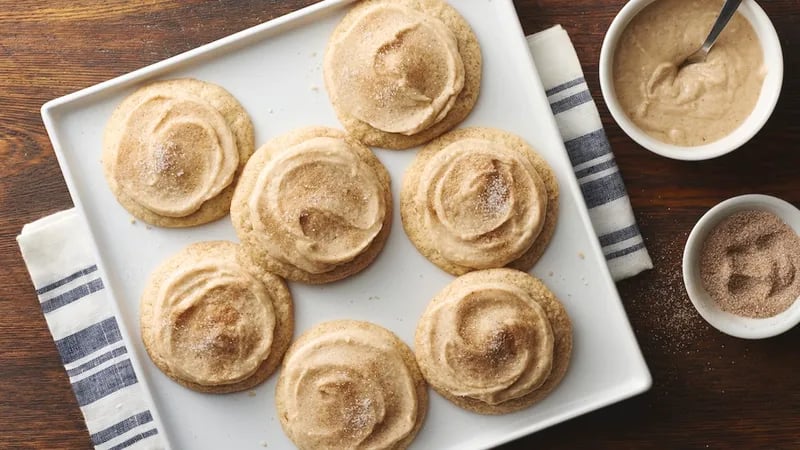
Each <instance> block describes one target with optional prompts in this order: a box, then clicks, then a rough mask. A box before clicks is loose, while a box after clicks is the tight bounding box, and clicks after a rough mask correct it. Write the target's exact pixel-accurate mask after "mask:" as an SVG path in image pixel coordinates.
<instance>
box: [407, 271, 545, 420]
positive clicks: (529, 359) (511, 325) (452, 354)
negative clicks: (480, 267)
mask: <svg viewBox="0 0 800 450" xmlns="http://www.w3.org/2000/svg"><path fill="white" fill-rule="evenodd" d="M426 316H427V317H429V318H430V320H427V321H423V322H422V323H421V328H420V329H419V330H418V335H420V336H423V338H422V339H418V340H417V349H416V350H417V352H419V353H420V355H422V357H423V358H425V359H426V360H427V361H429V362H430V363H431V364H430V366H429V369H430V370H429V372H428V373H427V374H426V378H428V380H429V381H430V382H431V383H432V384H433V385H435V386H439V387H440V388H442V389H444V390H446V391H447V392H449V393H450V394H452V395H456V396H464V397H469V398H473V399H477V400H481V401H483V402H485V403H488V404H490V405H497V404H500V403H502V402H505V401H508V400H512V399H515V398H519V397H522V396H524V395H527V394H529V393H531V392H532V391H534V390H536V389H537V388H539V387H540V386H542V385H543V384H544V382H545V381H546V380H547V378H548V377H549V375H550V372H551V368H552V367H553V349H554V335H553V330H552V328H551V326H550V322H549V320H548V317H547V315H546V313H545V311H544V310H543V308H542V307H541V306H540V305H539V304H538V303H536V302H535V301H534V300H532V299H531V298H530V296H529V295H528V294H527V293H526V292H525V291H523V290H522V289H520V288H519V287H517V286H515V285H513V284H510V283H504V282H485V281H484V282H480V283H477V284H476V283H471V284H466V285H465V284H461V285H460V286H458V287H457V288H456V289H454V290H452V291H450V292H449V294H448V296H447V297H446V298H444V299H443V300H442V301H440V302H438V303H437V304H435V305H432V307H431V309H430V310H429V311H426Z"/></svg>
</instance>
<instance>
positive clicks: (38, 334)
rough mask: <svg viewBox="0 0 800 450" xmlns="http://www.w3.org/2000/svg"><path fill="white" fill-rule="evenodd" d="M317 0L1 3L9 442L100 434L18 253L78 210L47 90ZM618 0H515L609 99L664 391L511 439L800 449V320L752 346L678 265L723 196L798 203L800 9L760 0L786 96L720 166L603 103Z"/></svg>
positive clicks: (2, 414)
mask: <svg viewBox="0 0 800 450" xmlns="http://www.w3.org/2000/svg"><path fill="white" fill-rule="evenodd" d="M309 3H313V1H312V0H286V1H276V0H269V1H265V0H220V1H200V0H148V1H141V2H129V1H122V0H114V1H106V0H103V1H101V0H79V1H69V2H64V1H57V2H51V1H46V0H37V1H25V2H21V1H11V0H0V286H2V287H1V288H0V447H1V448H18V447H21V448H29V447H34V448H86V447H89V446H90V441H89V437H88V435H87V432H86V428H85V426H84V424H83V421H82V418H81V415H80V412H79V410H78V407H77V404H76V402H75V399H74V397H73V395H72V391H71V390H70V388H69V384H68V380H67V377H66V374H65V372H64V370H63V368H62V366H61V363H60V361H59V359H58V355H57V353H56V350H55V346H54V345H53V342H52V340H51V338H50V334H49V332H48V330H47V326H46V325H45V322H44V319H43V316H42V313H41V311H40V309H39V305H38V302H37V299H36V296H35V294H34V291H33V288H32V286H31V283H30V280H29V278H28V274H27V272H26V271H25V268H24V266H23V263H22V259H21V257H20V254H19V250H18V247H17V245H16V242H15V241H14V237H15V236H16V235H17V234H18V233H19V231H20V229H21V228H22V225H23V224H24V223H26V222H30V221H32V220H35V219H37V218H39V217H41V216H43V215H46V214H50V213H53V212H56V211H58V210H61V209H64V208H67V207H69V206H71V201H70V197H69V194H68V193H67V188H66V185H65V184H64V181H63V178H62V176H61V173H60V171H59V168H58V164H57V162H56V158H55V156H54V154H53V150H52V147H51V145H50V142H49V140H48V138H47V135H46V133H45V130H44V126H43V125H42V122H41V119H40V116H39V108H40V106H41V105H42V104H43V103H44V102H45V101H47V100H50V99H53V98H56V97H59V96H62V95H64V94H67V93H69V92H72V91H75V90H78V89H81V88H84V87H87V86H90V85H93V84H95V83H98V82H101V81H104V80H107V79H109V78H112V77H115V76H117V75H121V74H124V73H126V72H129V71H131V70H134V69H137V68H139V67H142V66H144V65H147V64H150V63H153V62H156V61H159V60H162V59H164V58H167V57H169V56H172V55H175V54H178V53H180V52H183V51H186V50H189V49H191V48H194V47H196V46H199V45H201V44H205V43H208V42H211V41H213V40H215V39H218V38H221V37H223V36H226V35H228V34H231V33H233V32H236V31H239V30H242V29H244V28H247V27H250V26H252V25H256V24H258V23H261V22H263V21H265V20H268V19H270V18H273V17H277V16H280V15H282V14H285V13H288V12H290V11H292V10H294V9H297V8H299V7H302V6H305V5H307V4H309ZM623 3H624V1H623V0H569V1H565V0H517V1H516V5H517V11H518V12H519V16H520V19H521V21H522V24H523V26H524V28H525V31H526V32H528V33H532V32H535V31H538V30H541V29H543V28H545V27H547V26H549V25H552V24H556V23H561V24H562V25H564V27H565V28H566V29H567V31H568V32H569V33H570V35H571V36H572V39H573V41H574V43H575V46H576V48H577V51H578V55H579V56H580V58H581V61H582V63H583V67H584V70H585V71H586V78H587V80H588V82H589V86H590V88H591V89H592V92H593V94H594V97H595V99H596V100H597V102H598V105H599V107H600V111H601V114H602V117H603V122H604V124H605V125H606V130H607V132H608V134H609V137H610V140H611V143H612V145H613V147H614V150H615V152H616V156H617V161H618V163H619V165H620V167H621V170H622V173H623V176H624V178H625V180H626V183H627V186H628V190H629V192H630V196H631V200H632V202H633V205H634V209H635V211H636V216H637V218H638V220H639V224H640V226H641V229H642V232H643V234H644V237H645V239H646V242H647V244H648V247H649V249H650V252H651V255H652V257H653V260H654V262H655V265H656V268H655V269H654V270H652V271H650V272H648V273H644V274H642V275H639V276H638V277H635V278H633V279H630V280H627V281H623V282H621V283H619V290H620V293H621V295H622V298H623V300H624V303H625V308H626V310H627V312H628V315H629V316H630V319H631V322H632V324H633V327H634V329H635V331H636V335H637V337H638V339H639V343H640V345H641V347H642V350H643V352H644V356H645V358H646V360H647V363H648V365H649V367H650V370H651V371H652V374H653V378H654V384H653V388H652V389H651V390H650V391H649V392H648V393H646V394H643V395H641V396H639V397H636V398H634V399H631V400H628V401H625V402H622V403H619V404H617V405H614V406H611V407H608V408H605V409H602V410H600V411H597V412H594V413H591V414H588V415H586V416H583V417H580V418H578V419H575V420H572V421H570V422H567V423H564V424H561V425H558V426H555V427H553V428H550V429H548V430H545V431H542V432H539V433H537V434H535V435H532V436H528V437H526V438H523V439H521V440H519V441H517V442H515V443H512V444H510V445H509V446H508V447H507V448H520V449H522V448H534V447H536V448H568V449H571V448H589V447H590V448H755V447H769V448H800V327H798V328H796V329H794V330H793V331H790V332H788V333H786V334H784V335H782V336H779V337H776V338H772V339H768V340H763V341H745V340H739V339H735V338H731V337H728V336H725V335H723V334H721V333H719V332H717V331H716V330H714V329H713V328H711V327H710V326H708V325H707V324H706V323H705V322H703V320H702V319H701V318H700V317H699V316H698V315H697V313H696V312H695V311H694V309H693V308H692V306H691V304H690V302H689V299H688V297H687V296H686V294H685V292H684V290H683V285H682V280H681V275H680V258H681V253H682V250H683V245H684V243H685V240H686V236H687V234H688V232H689V230H690V229H691V227H692V225H693V224H694V223H695V221H696V220H697V219H698V218H699V217H700V215H701V214H702V213H703V212H704V211H706V210H707V209H708V208H709V207H711V206H713V205H714V204H716V203H717V202H719V201H721V200H723V199H725V198H728V197H731V196H734V195H739V194H744V193H764V194H772V195H776V196H778V197H781V198H783V199H786V200H788V201H790V202H792V203H794V204H795V205H800V181H798V177H800V171H798V167H800V98H799V97H800V50H798V48H800V3H798V1H797V0H764V1H762V2H761V3H762V6H763V7H764V8H765V10H766V11H767V13H768V14H769V15H770V17H771V18H772V20H773V22H774V24H775V27H776V29H777V30H778V34H779V35H780V38H781V43H782V44H783V49H784V57H785V62H786V64H785V66H786V69H785V77H784V80H785V81H784V87H783V93H782V95H781V100H780V102H779V104H778V107H777V109H776V111H775V113H774V114H773V116H772V119H771V120H770V122H769V123H768V124H767V126H766V127H765V128H764V129H763V130H762V131H761V133H759V134H758V136H756V138H755V139H753V140H752V141H751V142H750V143H748V144H747V145H746V146H744V147H743V148H741V149H740V150H738V151H736V152H735V153H733V154H731V155H728V156H725V157H723V158H721V159H718V160H713V161H707V162H679V161H672V160H668V159H665V158H662V157H658V156H655V155H653V154H651V153H649V152H647V151H646V150H644V149H642V148H640V147H639V146H637V145H636V144H634V143H633V141H631V140H630V139H629V138H628V137H626V136H625V135H624V134H623V133H622V131H621V130H620V129H619V127H617V126H616V124H615V123H614V122H613V120H612V119H611V117H610V115H609V114H608V112H607V110H606V108H605V105H604V104H603V102H602V98H601V97H600V89H599V81H598V76H597V64H598V59H599V52H600V44H601V42H602V39H603V35H604V33H605V31H606V29H607V27H608V25H609V23H610V22H611V19H612V18H613V16H614V15H615V14H616V12H617V11H618V10H619V8H620V7H621V6H622V4H623Z"/></svg>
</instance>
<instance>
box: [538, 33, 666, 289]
mask: <svg viewBox="0 0 800 450" xmlns="http://www.w3.org/2000/svg"><path fill="white" fill-rule="evenodd" d="M528 46H529V47H530V50H531V54H532V55H533V59H534V61H535V62H536V68H537V69H538V71H539V77H540V78H541V79H542V84H544V88H545V90H546V93H547V98H548V100H549V101H550V108H551V109H552V111H553V115H555V118H556V123H557V124H558V128H559V131H560V132H561V138H562V139H564V145H565V147H566V148H567V153H568V154H569V159H570V161H571V162H572V168H573V170H574V171H575V176H576V177H577V178H578V183H579V184H580V187H581V192H582V193H583V198H584V199H585V200H586V206H587V207H588V208H589V216H590V218H591V220H592V225H593V226H594V231H595V233H597V236H598V238H599V239H600V245H601V246H602V247H603V254H604V255H605V257H606V262H607V263H608V268H609V270H610V272H611V276H612V277H613V278H614V280H615V281H619V280H622V279H624V278H628V277H632V276H634V275H636V274H638V273H639V272H641V271H643V270H647V269H651V268H653V262H652V261H651V260H650V255H648V253H647V249H646V248H645V245H644V240H643V239H642V235H641V234H640V233H639V227H638V226H637V225H636V219H635V218H634V216H633V210H632V209H631V202H630V199H629V198H628V192H627V191H626V190H625V184H624V183H623V182H622V175H620V173H619V168H618V167H617V163H616V161H615V160H614V154H613V153H612V152H611V146H610V145H609V143H608V139H607V138H606V133H605V131H604V130H603V124H602V122H601V121H600V114H599V113H598V112H597V106H596V105H595V103H594V100H592V94H591V93H590V92H589V88H588V87H587V85H586V80H584V78H583V70H582V69H581V64H580V61H578V55H577V54H576V53H575V49H574V48H573V46H572V42H571V41H570V39H569V35H567V32H566V31H565V30H564V29H563V28H561V26H560V25H557V26H555V27H552V28H549V29H547V30H544V31H541V32H539V33H536V34H533V35H530V36H528Z"/></svg>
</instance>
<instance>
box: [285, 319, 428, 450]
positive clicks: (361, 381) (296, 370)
mask: <svg viewBox="0 0 800 450" xmlns="http://www.w3.org/2000/svg"><path fill="white" fill-rule="evenodd" d="M275 403H276V407H277V411H278V417H279V419H280V421H281V426H283V430H284V432H285V433H286V435H287V436H288V437H289V439H291V440H292V442H294V444H295V445H296V446H297V447H298V448H299V449H301V450H307V449H315V450H316V449H332V450H333V449H335V450H339V449H404V448H406V447H408V446H409V444H410V443H411V441H412V440H414V437H415V436H416V435H417V432H418V431H419V429H420V427H422V422H423V421H424V420H425V415H426V413H427V411H428V388H427V385H426V384H425V380H423V378H422V374H420V372H419V369H418V368H417V363H416V361H415V360H414V354H413V353H412V352H411V349H409V348H408V346H406V344H404V343H403V342H402V341H401V340H400V339H399V338H398V337H397V336H395V335H394V334H393V333H392V332H391V331H389V330H387V329H385V328H382V327H379V326H378V325H374V324H371V323H368V322H358V321H353V320H337V321H332V322H324V323H321V324H319V325H317V326H315V327H314V328H312V329H310V330H309V331H307V332H305V333H304V334H303V335H302V336H300V338H299V339H298V340H297V341H296V342H295V343H294V344H292V346H291V348H289V351H288V352H287V353H286V358H285V359H284V361H283V366H282V368H281V371H280V376H279V377H278V385H277V388H276V391H275Z"/></svg>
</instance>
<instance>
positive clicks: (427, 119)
mask: <svg viewBox="0 0 800 450" xmlns="http://www.w3.org/2000/svg"><path fill="white" fill-rule="evenodd" d="M352 23H353V25H352V26H351V27H350V28H349V29H348V30H347V31H345V32H344V33H342V34H341V35H339V36H338V37H337V38H336V39H334V40H332V41H331V42H330V43H329V46H328V51H327V52H326V54H325V61H324V69H325V70H324V72H325V82H326V86H327V89H328V93H329V95H330V97H331V100H332V102H333V103H334V104H337V105H338V106H339V107H340V108H341V109H342V110H344V111H346V112H347V113H349V114H350V115H352V116H353V117H355V118H357V119H358V120H361V121H363V122H366V123H368V124H369V125H370V126H372V127H373V128H376V129H378V130H381V131H385V132H389V133H399V134H403V135H414V134H417V133H419V132H420V131H422V130H425V129H427V128H429V127H431V126H432V125H434V124H436V123H438V122H440V121H441V120H442V119H444V117H445V116H447V114H448V112H450V110H451V108H452V107H453V104H454V103H455V101H456V99H457V97H458V95H459V93H460V92H461V90H462V89H463V88H464V76H465V75H464V74H465V70H464V63H463V61H462V59H461V55H460V53H459V48H458V42H457V40H456V37H455V35H454V34H453V32H452V31H451V30H450V29H449V28H448V27H447V25H445V23H444V22H442V21H441V20H440V19H438V18H436V17H432V16H429V15H426V14H424V13H422V12H420V11H417V10H415V9H412V8H410V7H408V6H405V5H402V4H392V3H390V2H375V3H373V4H370V5H368V6H367V7H365V8H363V10H361V11H360V14H359V16H358V17H356V18H355V20H353V22H352Z"/></svg>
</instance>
